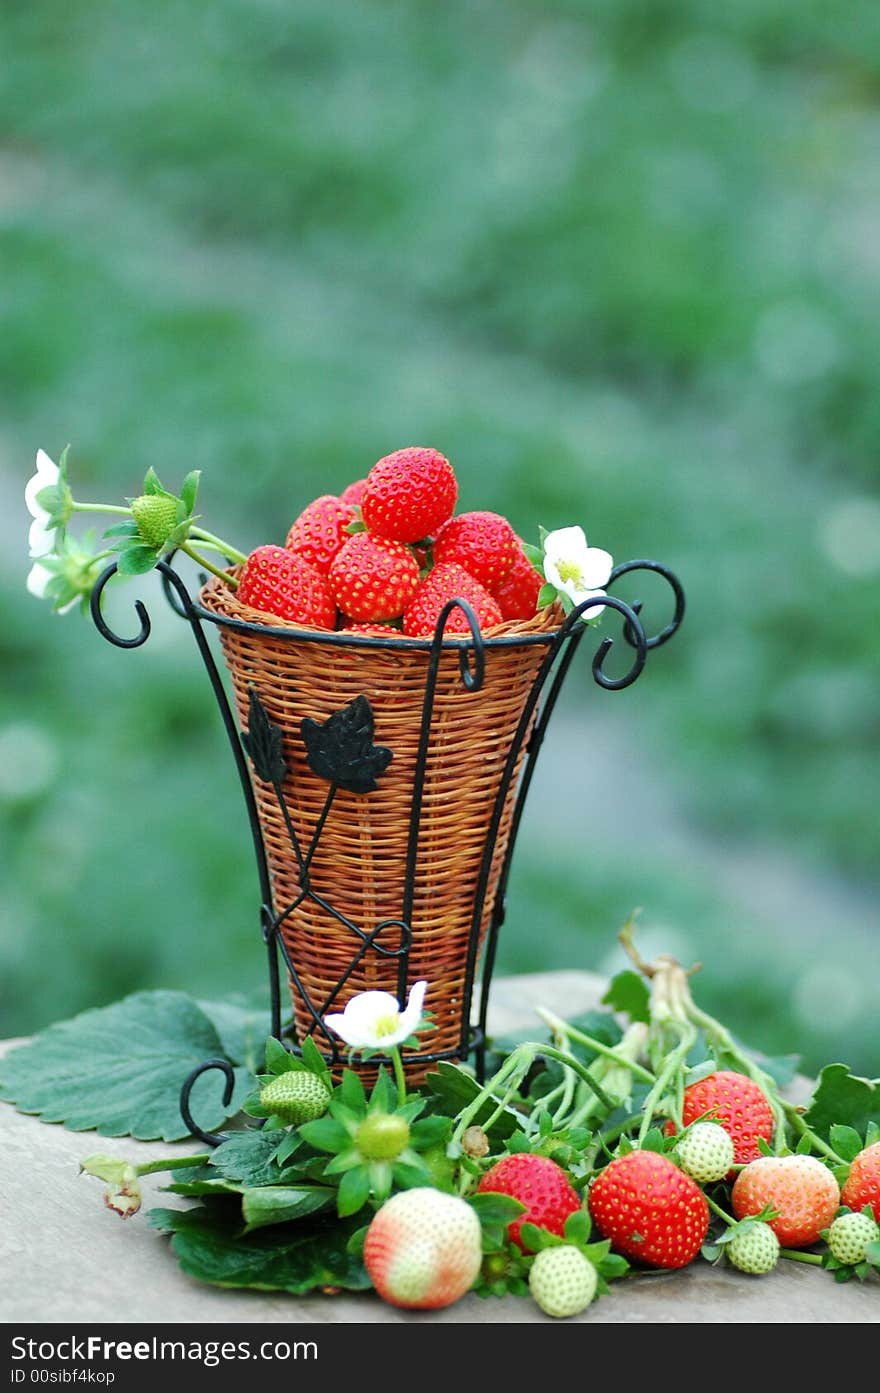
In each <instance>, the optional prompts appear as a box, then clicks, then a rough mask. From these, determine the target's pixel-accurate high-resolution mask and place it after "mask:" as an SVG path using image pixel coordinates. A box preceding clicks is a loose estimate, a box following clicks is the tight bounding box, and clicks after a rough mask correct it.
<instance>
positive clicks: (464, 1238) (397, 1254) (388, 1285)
mask: <svg viewBox="0 0 880 1393" xmlns="http://www.w3.org/2000/svg"><path fill="white" fill-rule="evenodd" d="M481 1260H482V1250H481V1238H480V1223H479V1220H478V1219H477V1216H476V1214H475V1213H474V1211H473V1209H472V1208H471V1206H470V1205H469V1204H467V1203H466V1202H465V1201H464V1200H463V1199H459V1198H458V1196H457V1195H447V1194H444V1193H443V1192H442V1191H440V1190H433V1189H431V1188H430V1187H428V1186H424V1187H421V1186H420V1187H417V1188H416V1189H414V1190H402V1191H401V1192H400V1194H397V1195H393V1196H392V1198H391V1199H390V1200H386V1201H385V1203H384V1204H383V1205H382V1208H381V1209H380V1210H379V1212H378V1213H377V1214H376V1215H375V1216H374V1218H373V1221H372V1223H371V1224H370V1227H369V1228H368V1230H367V1236H366V1239H365V1241H364V1265H365V1267H366V1269H367V1272H368V1273H369V1276H370V1281H371V1282H372V1283H373V1286H374V1287H375V1288H376V1291H377V1292H378V1293H379V1295H380V1296H381V1297H382V1298H383V1300H385V1301H390V1302H391V1304H392V1305H393V1306H406V1307H410V1308H416V1309H418V1310H437V1309H438V1308H439V1307H441V1306H451V1305H452V1303H453V1301H458V1299H459V1297H461V1296H464V1294H465V1292H467V1291H470V1289H471V1287H472V1286H473V1284H474V1282H475V1281H476V1279H477V1275H478V1273H479V1271H480V1262H481Z"/></svg>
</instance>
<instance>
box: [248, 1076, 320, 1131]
mask: <svg viewBox="0 0 880 1393" xmlns="http://www.w3.org/2000/svg"><path fill="white" fill-rule="evenodd" d="M329 1102H330V1093H329V1091H328V1089H327V1088H326V1087H325V1085H324V1084H323V1083H322V1082H321V1080H320V1079H319V1078H318V1076H317V1074H310V1073H309V1072H308V1071H307V1070H306V1069H290V1070H288V1072H287V1073H284V1074H278V1075H276V1077H275V1078H274V1079H270V1080H269V1082H268V1083H267V1084H264V1085H263V1087H262V1088H261V1089H260V1104H261V1106H262V1107H264V1108H270V1109H271V1110H272V1112H273V1113H274V1114H275V1116H276V1117H280V1118H281V1119H282V1121H283V1122H287V1123H289V1124H291V1125H292V1126H294V1127H299V1126H301V1124H302V1123H303V1122H314V1120H315V1118H318V1117H323V1116H324V1113H325V1112H326V1111H327V1105H328V1103H329Z"/></svg>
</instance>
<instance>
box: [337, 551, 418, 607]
mask: <svg viewBox="0 0 880 1393" xmlns="http://www.w3.org/2000/svg"><path fill="white" fill-rule="evenodd" d="M327 578H328V580H329V582H330V589H331V590H332V592H333V596H334V598H335V600H336V603H337V604H338V605H339V608H340V609H341V610H344V611H345V613H346V614H347V615H349V616H350V617H351V618H352V619H354V620H362V621H367V622H368V623H373V622H375V621H376V620H379V619H397V618H398V617H399V616H400V615H401V614H403V611H404V610H405V609H406V607H407V605H408V604H409V602H410V600H411V599H412V597H413V595H414V594H415V593H416V588H417V586H418V584H419V568H418V565H417V563H416V559H415V557H414V556H413V554H412V552H411V551H410V549H409V547H405V546H404V545H403V543H402V542H393V541H389V540H388V539H387V538H385V537H375V536H373V534H372V532H355V534H354V536H352V537H349V539H348V541H347V542H346V543H345V545H344V546H343V548H342V550H341V551H340V552H339V553H338V554H337V556H336V558H335V560H334V561H333V564H332V566H331V567H330V572H329V575H328V577H327Z"/></svg>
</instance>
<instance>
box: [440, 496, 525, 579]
mask: <svg viewBox="0 0 880 1393" xmlns="http://www.w3.org/2000/svg"><path fill="white" fill-rule="evenodd" d="M517 550H518V547H517V538H516V533H515V532H514V530H513V528H512V527H511V525H510V523H509V522H508V521H507V519H506V518H503V517H501V516H500V515H499V514H498V513H459V515H458V517H457V518H450V519H449V521H448V522H446V523H444V524H443V526H442V527H441V528H440V531H439V532H438V533H437V537H436V540H435V542H434V561H435V562H436V563H437V564H438V565H442V564H443V563H444V562H447V561H452V562H455V564H456V565H458V566H463V567H464V569H465V570H466V571H467V572H468V574H469V575H472V576H473V578H474V580H478V581H479V582H480V584H481V585H484V586H485V587H486V589H487V590H494V588H495V587H496V586H497V585H500V584H501V583H502V581H503V580H505V579H506V577H507V576H508V574H509V572H510V568H511V566H512V565H513V563H514V561H515V559H516V554H517Z"/></svg>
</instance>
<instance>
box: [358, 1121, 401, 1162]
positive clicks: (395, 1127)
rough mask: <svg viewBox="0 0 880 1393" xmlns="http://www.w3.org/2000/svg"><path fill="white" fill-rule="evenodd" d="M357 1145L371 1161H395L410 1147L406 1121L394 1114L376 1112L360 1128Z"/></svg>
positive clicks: (362, 1153)
mask: <svg viewBox="0 0 880 1393" xmlns="http://www.w3.org/2000/svg"><path fill="white" fill-rule="evenodd" d="M354 1140H355V1145H356V1146H357V1149H358V1151H359V1152H360V1153H361V1155H362V1156H366V1158H367V1160H369V1161H393V1160H395V1159H396V1157H398V1156H399V1155H400V1153H401V1151H404V1150H405V1149H406V1147H407V1146H409V1126H408V1124H407V1122H406V1119H405V1118H403V1117H397V1116H395V1114H394V1113H389V1112H374V1113H371V1114H370V1116H369V1117H368V1118H366V1120H365V1121H364V1122H362V1123H361V1125H360V1126H359V1127H358V1129H357V1131H356V1132H355V1134H354Z"/></svg>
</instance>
